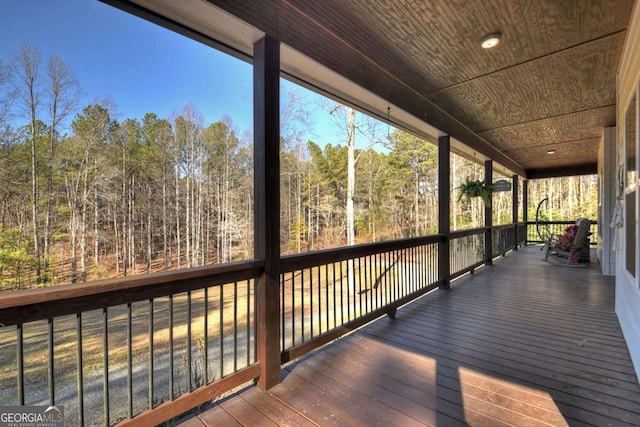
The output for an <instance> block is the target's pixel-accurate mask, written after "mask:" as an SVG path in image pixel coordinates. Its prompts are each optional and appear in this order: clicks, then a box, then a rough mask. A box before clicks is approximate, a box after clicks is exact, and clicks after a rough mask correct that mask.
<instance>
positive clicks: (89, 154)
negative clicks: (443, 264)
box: [0, 46, 597, 291]
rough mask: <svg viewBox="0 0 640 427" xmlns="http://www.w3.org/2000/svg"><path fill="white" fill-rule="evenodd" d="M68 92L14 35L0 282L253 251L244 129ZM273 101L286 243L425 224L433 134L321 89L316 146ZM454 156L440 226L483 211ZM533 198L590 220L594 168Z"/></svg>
mask: <svg viewBox="0 0 640 427" xmlns="http://www.w3.org/2000/svg"><path fill="white" fill-rule="evenodd" d="M81 99H82V98H81V86H80V82H79V81H78V80H77V79H76V77H75V75H74V72H73V70H72V69H71V68H70V67H69V66H68V64H66V63H65V62H64V60H63V59H62V58H60V57H58V56H55V55H53V56H50V57H48V58H44V59H43V58H42V56H41V54H40V53H39V52H38V51H37V50H36V49H34V48H33V47H30V46H24V47H23V48H22V49H21V50H20V51H19V52H17V53H16V54H15V56H14V57H12V58H10V59H8V60H7V61H2V62H0V151H1V155H0V183H1V185H0V198H1V199H0V200H1V202H0V218H1V222H0V291H2V290H16V289H24V288H29V287H34V286H48V285H52V284H62V283H77V282H85V281H90V280H96V279H101V278H110V277H123V276H129V275H134V274H143V273H148V272H153V271H159V270H167V269H180V268H189V267H194V266H200V265H205V264H211V263H224V262H229V261H233V260H239V259H249V258H251V257H252V254H253V172H252V168H253V160H252V143H253V142H252V136H251V131H250V130H240V129H237V128H236V126H235V125H234V122H233V120H232V118H231V117H222V118H220V120H217V121H214V122H211V123H206V122H205V119H204V117H203V115H202V113H201V112H199V111H198V108H197V106H195V105H191V104H189V105H185V106H182V107H180V106H176V108H179V110H178V111H179V112H178V113H175V114H173V115H172V116H171V117H159V116H158V115H157V114H155V113H153V112H148V113H147V114H145V115H144V117H142V118H125V119H116V117H118V112H117V108H116V107H115V105H114V103H113V102H112V101H109V100H104V101H96V102H93V103H88V104H86V105H80V100H81ZM282 103H283V105H282V107H281V108H282V113H281V117H282V121H281V129H282V132H281V133H282V135H281V190H280V192H281V213H280V217H281V252H282V253H283V254H289V253H297V252H303V251H313V250H319V249H325V248H329V247H337V246H342V245H346V244H354V243H363V242H374V241H380V240H386V239H396V238H403V237H411V236H420V235H426V234H430V233H435V232H436V231H437V217H438V197H437V194H438V179H437V176H438V164H437V163H438V160H437V146H436V145H434V144H433V143H431V142H428V141H425V140H424V139H422V138H419V137H417V136H415V135H413V134H410V133H407V132H404V131H402V130H399V129H394V128H392V127H390V126H389V125H386V124H383V123H381V122H379V121H376V120H375V119H373V118H371V117H368V116H366V115H364V114H362V113H356V112H355V111H354V110H352V109H350V108H347V107H344V106H339V105H336V104H335V103H333V104H332V105H330V106H328V107H326V110H327V114H330V115H331V117H332V119H333V120H334V122H335V126H336V128H337V129H339V132H340V130H341V131H342V133H341V134H342V135H343V138H342V139H340V138H337V139H338V142H336V143H333V144H327V145H325V146H320V145H319V144H317V143H315V142H313V140H311V139H309V138H308V136H307V135H306V134H305V132H304V130H305V129H306V128H307V127H308V120H309V117H310V115H309V114H308V108H309V104H308V102H305V100H304V99H302V98H301V96H300V95H299V94H297V93H285V94H283V101H282ZM325 104H326V103H325ZM356 139H357V140H358V141H360V142H356ZM451 166H452V180H451V181H452V190H451V191H452V201H454V203H453V207H452V212H451V217H452V226H453V228H454V229H461V228H468V227H474V226H480V225H483V221H484V220H483V214H484V206H483V205H482V204H481V202H480V201H473V202H471V203H462V202H460V203H456V202H455V200H456V198H457V193H456V190H455V187H456V186H458V185H460V183H461V182H463V180H464V179H465V178H467V177H470V178H472V179H476V178H480V179H481V178H482V176H483V173H484V172H483V165H481V164H479V163H478V162H474V161H473V159H472V158H465V157H463V156H458V155H453V156H452V165H451ZM350 171H351V173H349V172H350ZM501 178H505V179H509V180H510V179H511V177H504V176H500V174H498V173H494V180H497V179H501ZM521 182H522V180H520V183H521ZM520 194H522V193H520ZM545 197H548V198H549V202H548V203H547V204H546V205H545V210H544V212H543V217H544V218H545V219H558V220H560V219H562V220H566V219H575V217H577V216H581V215H587V216H589V217H590V218H592V219H595V212H596V198H597V181H596V180H595V178H594V177H593V176H582V177H572V178H565V179H551V180H540V181H530V182H529V203H528V212H529V214H528V215H529V219H533V218H534V217H535V208H536V205H537V203H538V202H539V201H541V200H542V199H544V198H545ZM511 203H512V202H511V193H510V192H505V193H496V194H494V198H493V204H492V210H493V214H494V223H495V224H501V223H510V222H511V220H512V218H511V212H512V208H511ZM519 218H520V219H521V218H522V211H521V212H520V215H519Z"/></svg>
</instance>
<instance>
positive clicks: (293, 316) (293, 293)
mask: <svg viewBox="0 0 640 427" xmlns="http://www.w3.org/2000/svg"><path fill="white" fill-rule="evenodd" d="M282 276H283V277H284V274H283V275H282ZM294 277H295V272H291V345H292V346H294V345H296V342H297V340H296V318H297V317H298V316H296V282H295V279H294ZM283 350H284V348H283Z"/></svg>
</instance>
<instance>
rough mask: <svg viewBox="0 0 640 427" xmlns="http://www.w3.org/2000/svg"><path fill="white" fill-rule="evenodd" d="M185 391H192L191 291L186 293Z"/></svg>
mask: <svg viewBox="0 0 640 427" xmlns="http://www.w3.org/2000/svg"><path fill="white" fill-rule="evenodd" d="M186 326H187V390H189V392H192V391H193V366H192V365H193V358H192V357H193V355H192V354H191V291H187V325H186Z"/></svg>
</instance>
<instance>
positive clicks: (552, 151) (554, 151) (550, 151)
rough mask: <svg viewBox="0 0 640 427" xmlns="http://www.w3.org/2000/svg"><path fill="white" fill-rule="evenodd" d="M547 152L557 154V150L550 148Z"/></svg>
mask: <svg viewBox="0 0 640 427" xmlns="http://www.w3.org/2000/svg"><path fill="white" fill-rule="evenodd" d="M547 154H556V150H549V151H547Z"/></svg>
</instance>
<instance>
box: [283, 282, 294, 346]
mask: <svg viewBox="0 0 640 427" xmlns="http://www.w3.org/2000/svg"><path fill="white" fill-rule="evenodd" d="M285 276H286V274H281V275H280V301H281V303H280V304H281V305H282V306H281V307H280V335H281V336H280V351H284V349H285V348H287V299H286V295H287V293H286V290H285ZM291 309H292V315H291V318H292V319H293V318H294V317H295V315H293V306H292V307H291Z"/></svg>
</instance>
